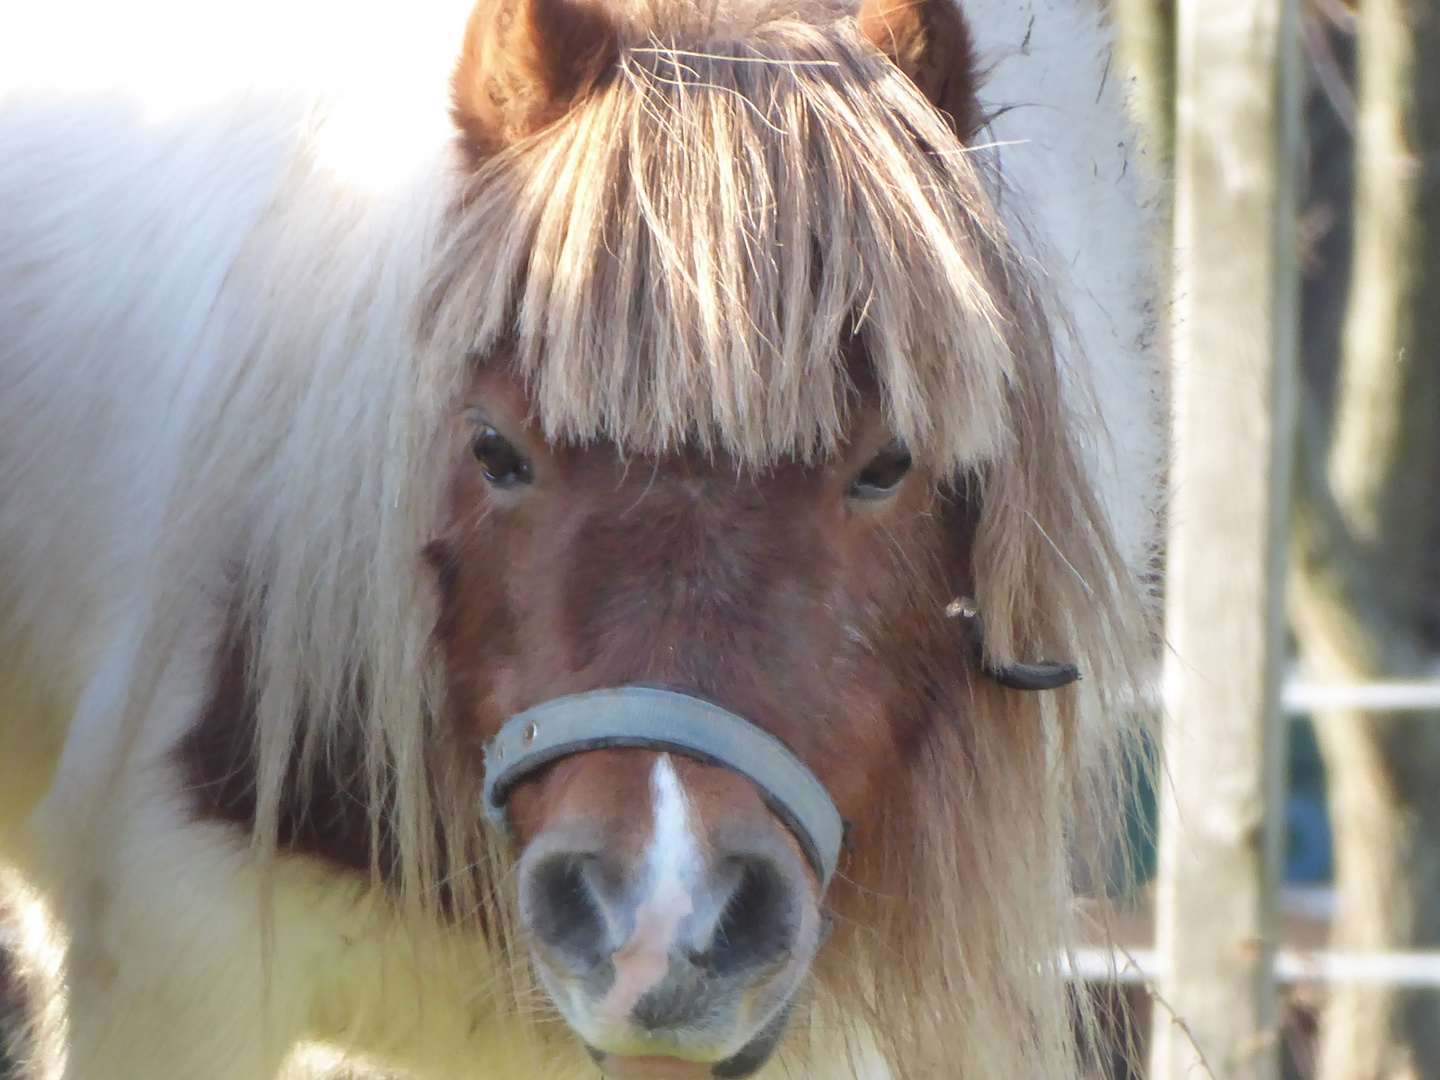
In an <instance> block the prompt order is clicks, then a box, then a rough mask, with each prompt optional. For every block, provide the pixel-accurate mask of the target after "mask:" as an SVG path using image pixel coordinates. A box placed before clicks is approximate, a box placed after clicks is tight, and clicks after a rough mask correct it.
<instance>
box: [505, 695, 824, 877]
mask: <svg viewBox="0 0 1440 1080" xmlns="http://www.w3.org/2000/svg"><path fill="white" fill-rule="evenodd" d="M617 747H626V748H637V749H643V750H662V751H668V752H671V753H676V754H682V755H684V756H685V757H689V758H694V759H695V760H696V761H702V762H704V763H705V764H707V765H723V766H724V767H726V768H728V769H733V770H734V771H735V772H738V773H739V774H740V775H742V776H744V777H745V778H746V779H747V780H749V781H750V782H751V783H752V784H754V785H755V786H756V787H757V788H759V790H760V795H761V797H762V798H763V799H764V800H765V804H766V805H767V806H768V807H769V808H770V809H771V811H773V812H774V814H775V815H776V816H777V817H778V818H780V820H781V821H783V822H784V823H785V824H786V826H787V827H788V828H789V829H790V831H791V832H792V833H794V834H795V839H796V840H798V841H799V842H800V848H801V850H802V851H803V852H804V853H805V858H806V860H807V861H808V862H809V863H810V866H811V868H812V869H813V870H814V871H815V873H816V875H818V876H819V878H820V887H821V889H824V888H825V886H826V885H828V884H829V883H830V878H831V876H832V875H833V874H834V873H835V866H836V863H837V862H838V860H839V858H840V844H841V841H842V837H843V833H844V825H843V822H842V821H841V819H840V812H839V811H838V810H836V809H835V804H834V803H833V802H831V801H830V796H829V795H828V794H827V793H826V791H825V788H824V787H823V786H822V785H821V784H820V781H819V780H817V779H815V774H814V773H812V772H811V771H810V770H809V769H807V768H806V767H805V765H804V764H803V763H802V762H801V761H800V759H799V758H797V757H796V756H795V755H794V754H792V753H791V752H790V751H789V750H788V749H786V747H785V745H784V744H783V743H781V742H780V740H779V739H777V738H775V736H773V735H771V734H770V733H769V732H767V731H763V730H761V729H760V728H758V727H756V726H755V725H754V724H752V723H750V721H748V720H746V719H745V718H744V717H741V716H737V715H736V714H735V713H732V712H730V711H729V710H728V709H723V708H721V707H720V706H719V705H716V704H714V703H713V702H710V701H706V700H704V699H703V698H698V697H694V696H692V695H690V694H683V693H679V692H678V691H674V690H662V689H660V688H658V687H650V686H621V687H616V688H614V689H608V690H591V691H589V692H588V693H584V694H571V695H570V696H568V697H561V698H555V699H553V700H551V701H547V702H544V703H543V704H540V705H536V706H535V707H534V708H532V709H526V710H525V711H524V712H521V713H516V714H515V715H514V716H512V717H511V718H510V719H509V720H507V721H506V722H505V724H504V726H503V727H501V729H500V731H499V733H498V734H497V735H496V736H495V738H494V739H492V740H491V741H490V743H489V745H487V746H486V747H485V792H484V799H485V814H486V816H487V817H488V818H489V819H490V820H491V821H492V822H493V823H495V825H496V826H498V827H499V828H500V829H501V830H502V831H504V832H505V833H506V834H507V835H508V833H509V827H510V822H509V815H508V814H507V813H506V810H505V801H506V799H507V798H508V797H509V795H510V792H511V790H512V789H513V788H514V786H515V785H516V784H517V783H519V782H520V781H521V780H522V779H524V778H525V777H526V776H528V775H529V774H530V773H532V772H534V771H535V770H536V769H538V768H540V767H541V766H542V765H548V764H549V763H550V762H552V761H556V760H558V759H560V758H562V757H567V756H569V755H570V754H579V753H583V752H585V751H587V750H606V749H613V748H617Z"/></svg>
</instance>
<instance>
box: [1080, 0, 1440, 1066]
mask: <svg viewBox="0 0 1440 1080" xmlns="http://www.w3.org/2000/svg"><path fill="white" fill-rule="evenodd" d="M1184 4H1185V5H1186V6H1185V7H1183V8H1179V10H1177V7H1179V5H1177V3H1176V0H1110V8H1111V15H1112V18H1113V19H1114V21H1115V23H1116V27H1117V34H1118V43H1119V44H1118V49H1119V60H1120V63H1121V66H1122V67H1123V69H1124V70H1125V72H1126V75H1127V77H1128V78H1130V79H1131V85H1132V88H1133V93H1132V101H1133V104H1134V110H1135V114H1136V117H1137V120H1138V121H1139V122H1140V124H1141V126H1142V128H1143V131H1144V138H1145V149H1146V154H1145V157H1146V159H1147V160H1148V161H1149V163H1150V166H1151V168H1152V171H1153V172H1154V174H1155V175H1156V176H1157V177H1159V178H1161V179H1162V181H1164V182H1165V183H1164V184H1163V185H1162V186H1164V187H1165V189H1166V190H1167V191H1168V190H1169V184H1168V181H1169V180H1170V179H1171V178H1172V177H1173V176H1174V174H1175V162H1176V160H1177V155H1176V139H1177V115H1179V116H1187V115H1188V116H1190V117H1191V118H1192V122H1193V118H1194V116H1195V115H1196V113H1197V112H1198V111H1200V110H1202V109H1204V108H1205V107H1206V103H1205V102H1204V101H1200V100H1194V99H1193V98H1187V96H1186V95H1187V93H1191V92H1192V91H1193V87H1189V88H1187V84H1186V80H1185V79H1184V78H1183V77H1181V78H1180V79H1178V80H1177V54H1178V57H1179V58H1180V59H1179V60H1178V62H1179V65H1180V70H1181V72H1182V73H1183V70H1184V63H1185V60H1184V59H1183V58H1184V56H1185V49H1186V44H1185V41H1184V35H1185V30H1184V26H1185V18H1186V11H1190V12H1191V14H1190V16H1189V17H1190V18H1191V19H1193V20H1204V19H1206V18H1207V17H1209V15H1208V13H1207V8H1206V6H1205V4H1204V3H1194V4H1193V7H1192V6H1191V5H1192V0H1184ZM1265 6H1266V5H1264V4H1256V5H1253V8H1254V10H1257V11H1259V10H1261V9H1263V8H1264V7H1265ZM1218 7H1223V8H1224V9H1225V13H1226V14H1227V15H1230V16H1233V14H1234V13H1235V11H1236V10H1237V9H1238V7H1239V5H1235V4H1225V5H1219V6H1218ZM1218 7H1217V8H1212V9H1211V10H1212V11H1214V13H1215V14H1214V17H1216V18H1218V17H1220V13H1219V10H1218ZM1272 7H1273V8H1274V9H1276V10H1278V9H1279V8H1280V7H1281V5H1280V4H1279V3H1276V4H1274V5H1272ZM1192 25H1193V24H1192ZM1177 26H1179V27H1180V28H1181V29H1180V30H1179V32H1178V35H1177ZM1230 29H1231V31H1232V32H1233V34H1234V35H1235V37H1234V44H1235V48H1236V49H1237V50H1242V49H1244V48H1245V47H1247V44H1248V43H1247V42H1246V40H1245V39H1244V35H1245V34H1246V33H1247V32H1248V30H1249V28H1248V27H1247V26H1246V25H1245V24H1244V23H1243V22H1237V23H1235V24H1234V25H1233V26H1231V28H1230ZM1286 31H1287V32H1288V33H1289V34H1291V35H1293V37H1294V38H1296V39H1298V40H1295V41H1293V42H1290V43H1289V44H1290V46H1291V47H1292V48H1293V50H1294V51H1293V54H1292V55H1293V56H1294V57H1295V58H1296V59H1297V61H1298V62H1297V63H1295V64H1294V65H1293V68H1292V70H1291V72H1289V73H1286V74H1282V73H1281V72H1280V71H1278V70H1277V72H1276V75H1275V77H1276V79H1277V80H1282V79H1285V78H1287V77H1288V78H1290V79H1293V80H1296V81H1298V86H1296V87H1294V88H1293V92H1294V93H1296V94H1297V95H1298V98H1299V108H1300V110H1301V118H1300V121H1299V124H1298V126H1297V137H1296V139H1295V140H1294V143H1293V144H1292V146H1291V147H1290V150H1292V151H1293V153H1294V155H1295V156H1296V157H1298V162H1297V165H1296V167H1295V169H1294V173H1293V175H1294V181H1293V183H1294V186H1295V188H1296V190H1295V191H1294V193H1293V194H1294V197H1295V202H1294V212H1295V213H1296V214H1297V215H1298V223H1297V225H1296V228H1295V230H1294V236H1295V240H1296V243H1295V248H1296V250H1295V251H1294V252H1293V253H1289V252H1282V253H1280V254H1281V257H1282V258H1285V257H1290V256H1292V255H1293V259H1294V260H1295V262H1296V264H1297V266H1298V273H1299V282H1298V294H1299V302H1298V314H1297V315H1296V316H1295V317H1296V318H1297V319H1298V326H1297V328H1296V335H1295V337H1296V343H1297V347H1296V348H1295V350H1294V351H1295V353H1296V354H1297V356H1296V357H1295V363H1296V366H1297V368H1298V370H1297V371H1296V372H1295V380H1294V383H1293V402H1294V408H1293V420H1294V430H1293V439H1294V444H1293V451H1292V452H1293V458H1292V460H1291V463H1290V468H1289V478H1288V484H1287V485H1286V486H1287V487H1288V517H1286V518H1285V523H1284V525H1283V526H1282V528H1281V532H1282V534H1283V535H1282V536H1281V539H1280V542H1279V543H1280V546H1281V548H1282V554H1283V559H1284V564H1285V570H1284V581H1283V595H1284V601H1283V604H1284V612H1283V615H1284V618H1285V626H1286V628H1287V629H1286V633H1285V646H1284V650H1283V655H1282V656H1280V657H1277V658H1276V660H1275V661H1274V663H1275V664H1277V665H1278V666H1280V667H1281V668H1282V669H1283V670H1282V671H1281V672H1280V673H1279V675H1280V680H1281V683H1282V686H1283V693H1282V695H1281V700H1282V704H1281V709H1280V713H1281V717H1280V719H1279V720H1278V721H1277V723H1279V724H1280V725H1282V726H1283V728H1284V731H1283V736H1284V739H1283V741H1282V742H1280V743H1279V745H1283V746H1285V751H1284V753H1283V759H1284V760H1283V773H1284V776H1285V778H1286V779H1285V782H1284V790H1283V793H1281V794H1279V795H1278V797H1277V798H1276V799H1275V800H1274V802H1272V803H1271V806H1272V807H1273V808H1274V809H1275V810H1276V811H1278V813H1280V814H1281V815H1283V824H1284V830H1283V854H1282V857H1281V858H1280V859H1279V863H1280V865H1279V867H1278V876H1279V878H1280V883H1279V884H1280V887H1279V890H1278V908H1279V921H1278V935H1277V937H1278V940H1277V941H1276V942H1274V944H1275V945H1276V946H1277V947H1278V950H1279V952H1280V954H1281V955H1280V958H1279V959H1278V960H1277V961H1276V965H1275V969H1276V972H1277V980H1276V981H1277V983H1278V985H1276V986H1275V987H1273V993H1274V994H1275V995H1276V996H1277V997H1278V1003H1277V1004H1276V1006H1275V1008H1274V1010H1273V1012H1272V1013H1271V1014H1269V1017H1268V1019H1266V1018H1264V1017H1262V1018H1261V1021H1260V1026H1259V1029H1258V1034H1259V1036H1260V1039H1259V1042H1260V1043H1261V1044H1263V1045H1261V1046H1260V1047H1259V1048H1258V1049H1256V1050H1254V1053H1253V1055H1252V1058H1253V1060H1250V1061H1245V1060H1244V1054H1243V1052H1242V1055H1241V1058H1240V1059H1239V1060H1238V1061H1237V1060H1235V1059H1232V1058H1228V1057H1225V1056H1224V1055H1222V1054H1219V1053H1217V1051H1216V1049H1215V1048H1214V1047H1213V1046H1212V1047H1211V1048H1210V1055H1209V1060H1206V1061H1204V1062H1203V1063H1202V1064H1201V1067H1200V1070H1199V1073H1198V1075H1204V1074H1205V1073H1206V1072H1208V1073H1210V1074H1211V1075H1213V1076H1216V1077H1229V1076H1247V1077H1248V1076H1252V1075H1253V1076H1274V1075H1276V1074H1277V1071H1278V1075H1281V1076H1284V1077H1287V1078H1288V1077H1297V1078H1309V1077H1318V1078H1322V1080H1381V1078H1387V1080H1388V1078H1402V1077H1406V1078H1429V1077H1440V3H1436V2H1434V0H1414V2H1406V0H1300V2H1299V11H1298V18H1297V19H1294V20H1293V21H1292V22H1291V23H1290V24H1289V25H1288V27H1286ZM1277 66H1283V65H1277ZM1177 85H1179V87H1180V89H1179V90H1178V91H1177ZM1277 93H1278V94H1279V96H1280V97H1282V98H1283V97H1284V88H1283V87H1282V88H1280V90H1278V91H1277ZM1187 110H1188V111H1187ZM1181 131H1182V138H1183V131H1184V126H1183V125H1182V126H1181ZM1281 141H1282V142H1283V133H1282V134H1281ZM1286 152H1287V151H1286V149H1284V148H1282V151H1281V153H1282V155H1283V154H1284V153H1286ZM1181 158H1182V163H1181V166H1180V168H1181V170H1182V171H1183V169H1184V168H1185V165H1184V162H1183V152H1182V154H1181ZM1280 205H1281V206H1282V207H1284V200H1283V199H1282V200H1281V201H1280ZM1170 209H1171V207H1170V205H1168V204H1167V206H1166V207H1165V208H1164V210H1163V211H1162V213H1168V212H1169V210H1170ZM1282 235H1283V232H1282ZM1236 242H1237V250H1238V248H1239V246H1240V244H1241V243H1242V242H1243V238H1240V237H1237V238H1236ZM1176 257H1177V259H1179V260H1183V259H1184V258H1186V253H1185V252H1184V251H1183V250H1181V251H1177V254H1176ZM1287 361H1288V358H1287V357H1284V356H1281V357H1279V358H1278V359H1277V362H1278V363H1281V364H1285V363H1287ZM1192 362H1194V363H1196V364H1197V365H1198V363H1199V360H1198V359H1195V358H1192ZM1283 434H1284V433H1283V432H1282V435H1283ZM1277 497H1280V496H1277ZM1155 803H1156V800H1155V798H1154V795H1153V792H1149V793H1146V797H1142V798H1141V799H1140V800H1139V802H1138V805H1137V807H1136V810H1135V812H1134V815H1133V820H1132V822H1131V853H1132V855H1133V856H1134V861H1133V863H1132V869H1131V879H1130V880H1129V882H1128V883H1127V887H1125V888H1122V890H1121V891H1122V892H1123V893H1124V896H1125V908H1124V914H1123V915H1122V916H1121V917H1120V918H1119V920H1118V921H1117V923H1116V926H1115V931H1116V936H1117V937H1118V939H1119V941H1120V944H1121V946H1122V955H1121V960H1120V966H1121V967H1125V966H1126V964H1127V961H1126V959H1125V956H1126V955H1130V956H1133V957H1134V960H1135V962H1134V963H1130V964H1129V970H1128V971H1125V972H1122V974H1121V979H1120V984H1119V985H1118V986H1116V985H1110V986H1108V987H1106V988H1103V989H1100V988H1098V987H1099V986H1100V985H1101V983H1103V980H1100V981H1098V982H1097V983H1095V984H1092V985H1094V986H1096V987H1097V989H1095V990H1094V993H1095V994H1096V995H1097V1000H1098V1001H1099V1002H1100V1004H1101V1015H1102V1017H1108V1018H1109V1023H1110V1025H1111V1026H1110V1036H1111V1038H1112V1039H1113V1040H1114V1044H1113V1046H1111V1047H1110V1048H1109V1049H1108V1050H1107V1051H1106V1052H1105V1053H1102V1054H1101V1057H1102V1059H1103V1060H1102V1061H1101V1062H1099V1063H1097V1065H1096V1067H1095V1068H1096V1072H1097V1074H1105V1075H1110V1076H1116V1077H1120V1076H1124V1077H1139V1076H1142V1075H1146V1074H1147V1073H1148V1074H1151V1075H1153V1076H1154V1077H1155V1080H1162V1076H1161V1074H1164V1076H1163V1080H1171V1077H1172V1076H1176V1075H1178V1074H1177V1073H1176V1072H1174V1071H1172V1070H1170V1069H1167V1068H1165V1067H1164V1066H1163V1065H1161V1064H1160V1062H1159V1059H1158V1057H1157V1059H1156V1062H1155V1064H1154V1065H1147V1064H1146V1063H1147V1062H1148V1061H1149V1054H1148V1053H1147V1045H1146V1044H1147V1042H1148V1040H1149V1037H1150V1025H1151V1022H1152V1016H1153V1015H1154V1014H1157V1013H1159V1014H1162V1015H1161V1016H1160V1023H1161V1025H1162V1027H1163V1026H1164V1025H1166V1024H1171V1025H1173V1024H1174V1022H1175V1021H1174V1020H1173V1019H1172V1018H1171V1017H1170V1016H1169V1015H1168V1013H1169V1004H1168V1003H1167V1002H1166V1001H1164V1000H1163V992H1164V991H1163V987H1164V986H1165V985H1166V984H1165V983H1164V980H1163V979H1161V980H1159V981H1158V982H1157V981H1156V979H1155V974H1156V968H1157V965H1159V964H1160V961H1159V960H1157V959H1156V957H1155V955H1154V953H1152V952H1151V951H1150V950H1153V949H1154V945H1155V930H1154V908H1155V895H1156V888H1155V883H1154V881H1153V880H1152V878H1153V875H1154V873H1155V845H1154V842H1153V837H1154V830H1155ZM1097 941H1099V938H1098V936H1097ZM1175 978H1180V975H1179V974H1177V975H1176V976H1175ZM1168 985H1169V986H1170V987H1172V988H1173V987H1175V985H1176V984H1175V983H1174V982H1173V981H1172V982H1170V983H1169V984H1168ZM1125 1003H1128V1005H1129V1006H1130V1008H1131V1010H1132V1012H1131V1014H1130V1015H1129V1017H1128V1019H1126V1018H1125V1017H1124V1016H1123V1014H1122V1012H1121V1011H1120V1006H1121V1005H1122V1004H1125ZM1237 1007H1242V1008H1243V1007H1244V1006H1243V1005H1242V1004H1241V1003H1239V1002H1237ZM1261 1011H1262V1012H1263V1009H1262V1010H1261ZM1200 1041H1202V1042H1203V1041H1204V1040H1203V1039H1201V1040H1200ZM1272 1053H1273V1054H1274V1055H1275V1056H1276V1057H1277V1058H1278V1060H1272V1061H1270V1062H1268V1063H1267V1062H1264V1061H1263V1060H1262V1059H1264V1058H1266V1057H1267V1056H1268V1055H1270V1054H1272ZM1189 1075H1196V1073H1195V1072H1191V1073H1189Z"/></svg>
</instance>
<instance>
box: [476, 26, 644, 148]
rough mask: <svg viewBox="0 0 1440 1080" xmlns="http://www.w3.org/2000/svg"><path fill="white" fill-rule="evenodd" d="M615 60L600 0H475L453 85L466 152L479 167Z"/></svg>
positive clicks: (563, 108)
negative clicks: (481, 161) (480, 163)
mask: <svg viewBox="0 0 1440 1080" xmlns="http://www.w3.org/2000/svg"><path fill="white" fill-rule="evenodd" d="M618 57H619V41H618V27H617V23H616V18H615V13H614V12H612V11H608V10H606V8H605V6H604V3H603V0H601V2H594V3H577V2H575V0H530V2H525V0H480V3H478V4H477V5H476V6H475V10H474V11H473V12H472V13H471V15H470V22H469V25H468V26H467V28H466V32H465V45H464V48H463V50H462V52H461V54H460V62H459V64H458V65H457V67H456V70H455V76H454V80H453V86H454V93H455V107H454V117H455V122H456V124H457V125H458V126H459V128H460V130H461V132H462V133H463V136H464V145H465V149H466V151H467V152H468V153H469V155H470V157H471V158H472V160H475V161H479V160H480V159H482V158H485V157H489V156H490V155H492V154H494V153H496V152H498V151H499V150H502V149H503V148H505V147H506V146H509V145H511V144H512V143H515V142H517V141H519V140H520V139H523V138H525V137H526V136H528V135H531V134H533V133H534V132H536V131H538V130H540V129H541V128H543V127H545V126H546V125H547V124H551V123H553V122H554V121H556V120H558V119H559V118H560V117H561V116H563V115H564V114H565V113H566V112H567V111H569V109H570V108H571V107H572V106H573V105H574V104H575V103H576V102H577V101H578V100H579V99H580V98H582V97H583V96H584V95H585V94H586V93H588V92H589V91H590V90H591V89H592V88H593V87H594V85H595V83H596V82H597V81H598V80H599V79H600V78H601V76H602V75H603V74H604V73H605V72H606V71H607V70H608V69H609V68H611V67H612V66H613V65H614V63H615V61H616V59H618Z"/></svg>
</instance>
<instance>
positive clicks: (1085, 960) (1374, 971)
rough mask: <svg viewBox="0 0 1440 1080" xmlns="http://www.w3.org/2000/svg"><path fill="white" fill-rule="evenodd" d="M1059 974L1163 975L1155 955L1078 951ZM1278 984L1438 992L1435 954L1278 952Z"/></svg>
mask: <svg viewBox="0 0 1440 1080" xmlns="http://www.w3.org/2000/svg"><path fill="white" fill-rule="evenodd" d="M1060 967H1061V971H1062V972H1063V973H1064V974H1065V975H1066V976H1067V977H1069V978H1072V979H1083V980H1085V981H1087V982H1102V983H1103V982H1111V983H1125V984H1134V983H1154V982H1155V981H1156V980H1157V979H1158V978H1159V977H1160V976H1161V975H1162V974H1163V965H1162V964H1161V962H1160V956H1159V954H1158V953H1157V952H1156V951H1155V950H1154V949H1113V950H1112V949H1077V950H1076V951H1075V952H1074V953H1073V954H1071V955H1070V956H1069V957H1062V959H1061V964H1060ZM1275 978H1276V980H1277V981H1279V982H1282V983H1307V982H1320V983H1377V984H1384V985H1388V986H1403V987H1407V988H1411V989H1427V988H1429V989H1440V952H1390V953H1340V952H1302V951H1293V950H1282V951H1281V952H1279V953H1277V954H1276V956H1275Z"/></svg>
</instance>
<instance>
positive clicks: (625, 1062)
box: [585, 1008, 790, 1080]
mask: <svg viewBox="0 0 1440 1080" xmlns="http://www.w3.org/2000/svg"><path fill="white" fill-rule="evenodd" d="M789 1020H790V1009H789V1008H784V1009H781V1010H780V1011H779V1013H777V1014H776V1015H775V1016H774V1017H773V1018H772V1019H771V1020H770V1022H769V1023H768V1024H766V1025H765V1026H764V1027H763V1028H761V1029H760V1031H759V1032H758V1033H757V1034H756V1036H755V1037H754V1038H753V1039H751V1040H750V1041H749V1042H748V1043H746V1044H745V1045H744V1046H742V1047H741V1048H740V1049H739V1050H738V1051H736V1052H735V1053H734V1054H731V1055H730V1056H729V1057H728V1058H725V1059H723V1060H722V1061H690V1060H687V1059H685V1058H678V1057H670V1056H667V1055H663V1054H653V1055H631V1054H607V1053H606V1052H605V1051H604V1050H599V1049H597V1048H596V1047H593V1046H590V1045H588V1044H587V1045H586V1047H585V1049H586V1050H587V1051H588V1052H589V1054H590V1056H591V1058H593V1059H594V1061H595V1064H597V1065H599V1066H600V1071H601V1072H603V1073H604V1074H605V1075H606V1076H608V1077H611V1078H612V1080H711V1078H713V1080H744V1078H745V1077H747V1076H749V1075H751V1074H752V1073H754V1072H756V1071H757V1070H758V1069H759V1068H760V1067H761V1066H762V1065H764V1064H765V1063H766V1062H767V1061H769V1060H770V1055H771V1054H773V1053H774V1052H775V1048H776V1047H777V1046H778V1045H779V1044H780V1037H781V1036H782V1035H784V1034H785V1027H786V1025H787V1024H788V1023H789Z"/></svg>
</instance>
